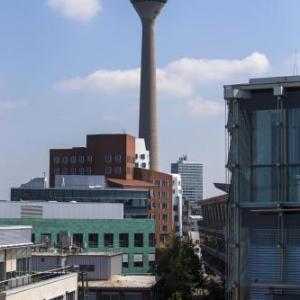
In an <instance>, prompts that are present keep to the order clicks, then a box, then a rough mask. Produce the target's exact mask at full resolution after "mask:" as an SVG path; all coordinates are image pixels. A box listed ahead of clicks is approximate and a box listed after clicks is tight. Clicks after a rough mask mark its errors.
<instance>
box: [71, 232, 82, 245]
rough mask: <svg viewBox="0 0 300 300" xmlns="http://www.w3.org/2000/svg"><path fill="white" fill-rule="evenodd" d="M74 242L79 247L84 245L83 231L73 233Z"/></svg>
mask: <svg viewBox="0 0 300 300" xmlns="http://www.w3.org/2000/svg"><path fill="white" fill-rule="evenodd" d="M73 244H74V245H76V246H77V247H82V246H83V234H82V233H74V234H73Z"/></svg>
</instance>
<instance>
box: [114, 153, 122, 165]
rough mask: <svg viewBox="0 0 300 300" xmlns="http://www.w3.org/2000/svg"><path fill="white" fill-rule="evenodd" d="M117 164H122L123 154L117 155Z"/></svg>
mask: <svg viewBox="0 0 300 300" xmlns="http://www.w3.org/2000/svg"><path fill="white" fill-rule="evenodd" d="M115 162H116V163H120V162H122V155H121V154H116V155H115Z"/></svg>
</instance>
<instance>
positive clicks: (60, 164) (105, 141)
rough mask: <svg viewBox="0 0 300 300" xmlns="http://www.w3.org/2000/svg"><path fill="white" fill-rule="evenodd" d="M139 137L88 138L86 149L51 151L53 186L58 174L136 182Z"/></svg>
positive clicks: (105, 135) (51, 182) (123, 135)
mask: <svg viewBox="0 0 300 300" xmlns="http://www.w3.org/2000/svg"><path fill="white" fill-rule="evenodd" d="M134 167H135V137H133V136H131V135H128V134H98V135H88V136H87V138H86V147H75V148H71V149H51V150H50V172H49V173H50V174H49V177H50V186H51V187H53V186H54V183H55V175H105V176H107V177H111V178H119V179H133V169H134Z"/></svg>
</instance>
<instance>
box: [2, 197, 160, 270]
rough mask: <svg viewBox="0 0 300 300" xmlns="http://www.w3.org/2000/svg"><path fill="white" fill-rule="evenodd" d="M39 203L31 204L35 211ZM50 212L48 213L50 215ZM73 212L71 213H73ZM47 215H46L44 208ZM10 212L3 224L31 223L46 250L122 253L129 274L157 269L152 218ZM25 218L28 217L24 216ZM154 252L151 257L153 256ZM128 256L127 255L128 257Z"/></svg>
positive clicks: (32, 238) (34, 238) (38, 242)
mask: <svg viewBox="0 0 300 300" xmlns="http://www.w3.org/2000/svg"><path fill="white" fill-rule="evenodd" d="M38 206H39V205H38V204H36V205H34V204H32V203H31V211H32V212H33V211H35V210H38V209H39V207H38ZM49 214H50V212H49V213H48V215H49ZM69 214H70V213H69ZM44 215H46V211H45V207H44ZM10 216H13V215H12V214H9V211H8V213H7V216H6V218H3V217H1V218H0V225H4V224H5V225H22V226H23V225H30V226H32V237H31V240H32V242H33V243H35V244H41V245H42V246H41V247H43V248H45V249H53V250H54V249H55V248H57V247H59V246H62V247H63V248H65V249H73V250H76V251H77V250H78V251H80V252H85V253H91V252H93V253H94V252H102V253H103V252H111V253H115V252H121V253H123V255H125V256H126V260H127V263H126V264H124V265H123V272H124V273H125V274H132V273H134V274H145V273H152V272H153V259H155V224H154V221H153V220H150V219H143V220H137V219H111V220H108V219H89V218H85V219H84V217H78V216H76V213H75V212H74V217H73V218H71V217H70V216H69V217H68V218H67V219H64V218H59V219H57V218H53V217H52V218H51V216H49V218H41V216H40V215H37V216H34V215H33V213H32V214H31V216H28V215H25V216H24V215H23V216H22V215H21V217H17V216H16V217H14V218H11V217H10ZM24 217H25V218H24ZM150 254H151V256H150ZM125 256H124V258H125Z"/></svg>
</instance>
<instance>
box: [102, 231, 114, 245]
mask: <svg viewBox="0 0 300 300" xmlns="http://www.w3.org/2000/svg"><path fill="white" fill-rule="evenodd" d="M113 246H114V235H113V234H112V233H105V234H104V247H111V248H112V247H113Z"/></svg>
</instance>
